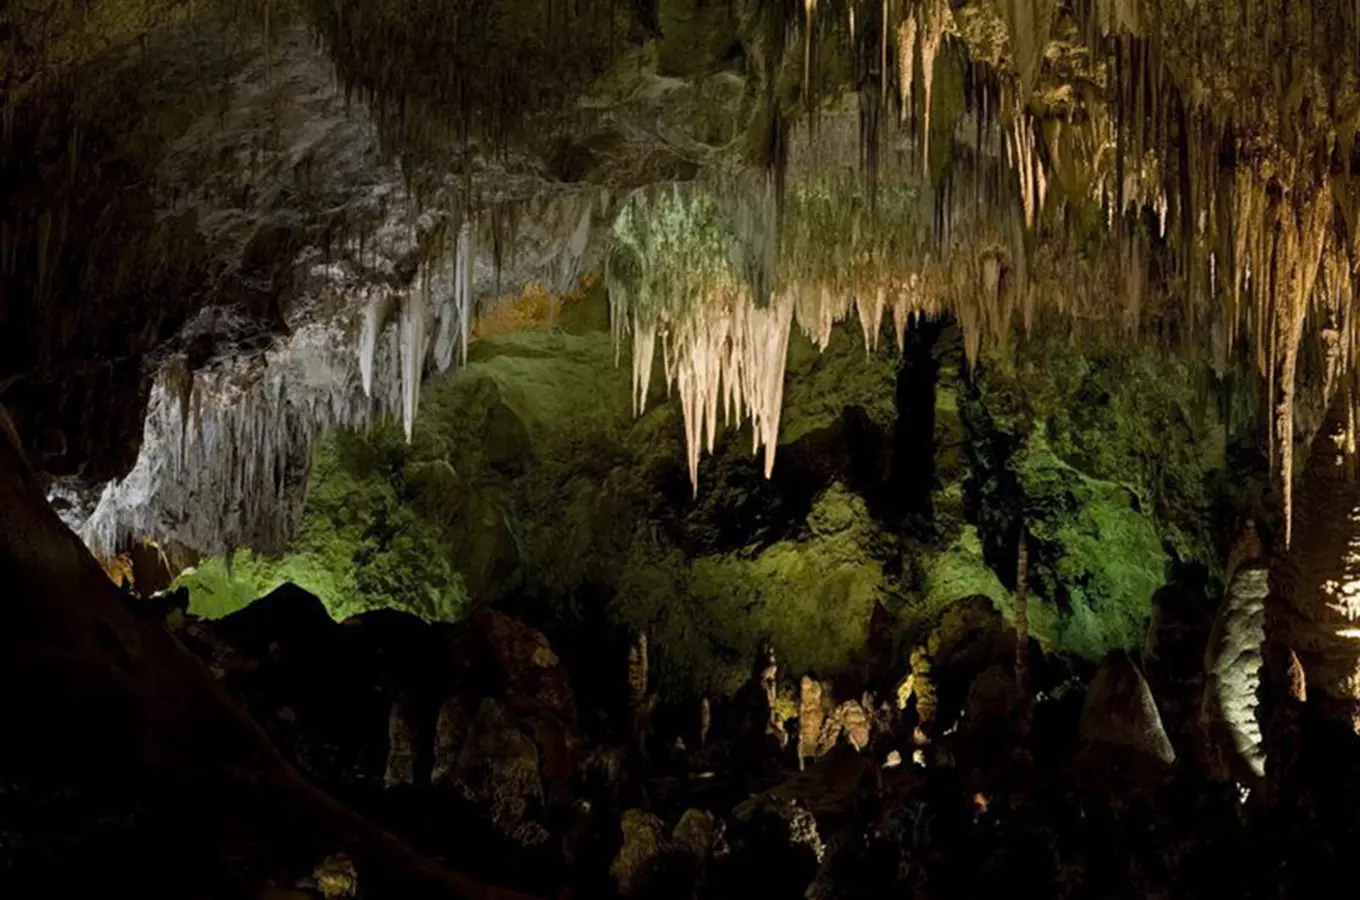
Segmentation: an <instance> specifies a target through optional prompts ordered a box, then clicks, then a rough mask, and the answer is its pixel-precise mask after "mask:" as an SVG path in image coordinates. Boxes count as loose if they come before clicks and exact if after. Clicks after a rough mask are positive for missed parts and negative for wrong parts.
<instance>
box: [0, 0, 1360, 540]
mask: <svg viewBox="0 0 1360 900" xmlns="http://www.w3.org/2000/svg"><path fill="white" fill-rule="evenodd" d="M1357 50H1360V8H1358V7H1357V6H1356V5H1355V4H1354V3H1352V2H1350V0H1310V2H1295V3H1284V4H1280V3H1266V2H1256V0H1247V2H1238V0H1069V2H1057V0H952V2H951V0H872V2H856V0H802V2H787V0H780V2H775V0H655V2H647V0H634V2H632V3H627V4H625V3H622V2H618V0H576V2H567V0H533V2H509V0H457V2H443V0H352V2H345V0H218V2H213V0H196V2H187V0H103V2H100V0H88V2H85V0H81V2H76V0H58V2H50V0H42V2H38V0H12V2H10V3H9V4H7V5H6V6H5V7H4V9H3V10H0V54H3V58H4V79H5V85H4V94H3V143H2V144H0V285H3V301H2V302H0V401H2V402H4V403H5V405H6V406H7V407H8V408H10V409H11V411H12V413H13V414H14V417H15V419H16V421H17V423H18V425H19V427H20V430H21V432H22V433H23V434H24V436H25V439H26V441H27V443H28V446H29V452H30V454H31V455H32V456H33V458H34V460H35V462H37V463H38V464H39V465H40V466H41V467H42V468H43V469H44V470H45V471H46V472H47V473H48V474H49V475H50V476H52V478H53V479H54V480H53V496H54V497H56V498H59V499H62V500H63V502H64V503H66V504H67V517H68V521H71V522H72V523H73V524H80V525H81V526H82V527H83V528H84V533H85V536H86V539H87V541H90V542H91V544H92V546H95V547H96V549H99V548H103V549H104V550H105V551H106V552H113V551H116V548H117V545H118V544H119V543H120V542H123V541H125V540H128V539H130V538H133V537H142V536H154V537H161V538H167V537H176V538H178V539H180V540H181V541H183V542H185V543H187V544H190V545H192V546H195V547H196V548H197V549H199V550H202V551H205V552H217V551H221V550H227V549H231V548H233V547H236V546H245V545H250V546H258V547H262V548H267V547H270V546H277V545H279V544H280V543H281V542H282V541H284V540H285V539H286V537H287V535H288V533H289V530H290V528H291V527H293V525H294V524H295V523H296V520H297V515H298V511H297V510H298V507H299V505H300V502H301V501H300V499H298V498H299V497H300V487H299V485H300V484H301V483H302V482H303V481H304V480H305V479H304V478H303V477H302V476H301V474H300V473H304V472H305V467H306V459H307V454H308V450H309V447H310V444H311V440H312V439H313V437H314V436H315V435H317V434H318V433H320V431H322V430H324V429H325V428H328V427H331V426H334V425H339V424H350V425H354V424H362V423H364V422H367V421H370V420H371V419H372V418H373V417H377V416H394V417H400V418H402V419H403V420H404V421H405V423H406V426H407V428H408V432H409V428H410V423H411V421H412V419H413V418H414V417H415V416H416V414H417V412H418V399H419V385H420V381H421V378H422V377H423V376H424V375H425V374H427V373H429V372H434V371H440V370H443V369H445V368H448V367H450V366H452V365H456V364H458V361H459V360H460V359H461V358H462V356H463V354H464V353H465V352H466V342H467V335H468V331H469V329H470V328H471V327H472V323H473V322H474V321H475V320H476V319H477V317H478V316H479V315H481V314H482V313H483V312H485V311H486V310H488V309H490V308H491V307H492V306H494V304H495V303H496V302H497V299H498V298H501V297H504V296H508V295H513V294H515V293H517V292H518V291H519V290H520V289H522V288H523V287H524V286H525V285H529V284H539V285H545V286H548V287H550V288H551V289H553V290H557V291H562V292H565V291H567V290H570V289H571V287H572V286H573V285H574V284H575V283H576V281H577V279H578V278H579V277H580V276H581V275H583V274H584V273H586V272H591V271H598V272H600V273H602V274H603V276H604V278H605V282H606V285H607V287H608V289H609V293H610V303H611V312H612V319H613V327H614V329H615V335H616V339H617V340H618V342H619V345H620V348H621V350H623V351H625V352H626V353H627V354H628V355H631V357H632V365H633V366H634V371H635V373H636V374H635V379H636V382H637V396H638V403H639V404H641V403H643V402H645V399H646V397H647V388H648V379H649V378H650V377H651V372H652V368H653V366H652V360H653V357H654V356H656V355H659V356H661V357H662V362H663V369H664V377H665V378H666V379H667V380H668V381H669V382H670V383H672V384H674V385H676V386H678V389H679V393H680V397H681V402H682V404H683V406H684V411H685V420H686V437H687V441H688V443H689V446H690V451H689V452H690V469H691V477H692V478H694V479H696V481H697V457H698V454H699V452H700V450H701V449H702V448H703V447H704V446H706V445H707V446H710V447H711V445H712V440H713V435H714V431H715V429H716V428H717V427H718V422H719V420H720V419H721V418H724V416H725V417H726V419H727V420H730V421H743V420H747V419H749V420H750V421H751V422H752V425H753V428H752V433H753V442H754V444H755V445H756V448H757V449H759V447H761V446H762V445H763V446H764V447H765V448H766V449H765V452H766V458H765V464H766V468H767V470H768V468H769V466H770V465H772V464H773V447H774V445H775V443H776V441H775V439H774V438H775V436H776V435H777V433H778V428H779V409H780V405H781V402H782V389H783V387H782V381H783V368H784V357H785V355H786V348H787V340H788V334H789V331H790V329H791V328H794V327H798V328H801V329H802V330H804V331H805V332H806V333H808V334H809V335H810V336H812V337H813V339H814V340H815V341H818V342H819V343H823V344H824V343H825V342H826V340H827V339H828V335H829V332H830V328H831V327H832V325H833V324H834V323H836V322H838V321H841V320H845V319H848V318H851V317H857V318H858V319H859V321H860V323H861V326H862V327H863V328H864V331H865V336H866V338H867V339H868V342H869V343H870V344H872V343H874V342H875V341H876V340H877V339H878V336H879V333H880V331H882V332H885V333H886V332H891V331H894V330H895V332H896V334H897V340H898V341H899V343H900V341H901V335H902V333H903V331H904V329H905V328H906V327H908V325H909V323H910V321H911V320H912V319H913V318H914V317H918V316H924V317H937V316H942V315H950V316H953V317H955V318H957V320H958V321H959V322H960V324H961V325H962V326H963V329H964V331H965V334H966V343H967V346H968V352H969V355H970V357H971V358H976V357H977V356H978V354H979V353H980V351H981V348H983V347H984V346H992V345H1000V346H1004V345H1006V344H1007V343H1008V342H1009V341H1010V340H1011V339H1012V336H1013V335H1015V334H1023V333H1024V332H1025V331H1027V330H1029V329H1032V328H1034V327H1035V326H1036V323H1037V322H1040V321H1044V320H1052V321H1059V322H1062V323H1065V327H1069V328H1071V329H1072V331H1073V333H1074V334H1076V335H1081V334H1084V333H1087V332H1100V333H1105V334H1115V335H1122V336H1129V337H1136V338H1138V339H1141V340H1147V341H1152V342H1156V343H1158V344H1159V345H1164V346H1166V347H1167V348H1168V351H1169V352H1173V351H1175V350H1176V349H1178V348H1184V347H1187V346H1199V347H1206V348H1208V351H1209V352H1212V353H1213V354H1214V355H1215V358H1216V359H1217V360H1218V363H1219V365H1220V366H1222V367H1226V366H1229V365H1233V364H1243V365H1249V366H1250V367H1252V368H1254V369H1255V370H1256V371H1258V372H1259V377H1260V378H1261V380H1262V383H1263V384H1264V385H1265V386H1266V387H1267V388H1268V390H1267V391H1266V392H1265V396H1267V397H1268V398H1269V404H1270V409H1271V410H1272V414H1271V415H1269V416H1267V417H1266V418H1267V419H1268V420H1269V421H1270V433H1269V434H1267V435H1264V436H1263V443H1264V444H1265V445H1266V446H1268V447H1269V448H1270V449H1271V453H1272V462H1273V464H1274V466H1275V468H1276V469H1277V471H1279V472H1283V473H1291V472H1292V471H1293V468H1294V464H1293V454H1294V448H1295V444H1296V442H1297V441H1298V440H1300V439H1306V438H1307V437H1308V436H1309V432H1310V429H1311V427H1313V423H1311V422H1308V421H1300V417H1299V416H1298V415H1296V406H1297V405H1298V404H1296V397H1297V396H1298V395H1299V394H1300V393H1301V392H1302V391H1305V390H1310V391H1315V392H1319V393H1320V394H1321V395H1322V396H1323V398H1324V399H1325V398H1326V397H1328V396H1330V395H1332V394H1333V393H1334V392H1336V391H1338V390H1342V389H1345V390H1349V387H1348V385H1349V384H1350V382H1351V381H1352V380H1353V376H1354V372H1355V366H1354V361H1353V357H1354V345H1355V334H1356V316H1355V289H1354V286H1355V262H1356V255H1357V254H1356V249H1357V248H1356V236H1357V232H1356V224H1355V223H1356V215H1357V212H1360V207H1357V197H1356V187H1355V183H1354V180H1355V176H1354V173H1355V171H1356V169H1357V162H1358V161H1357V158H1356V149H1355V136H1356V132H1357V129H1360V93H1358V92H1357V90H1356V86H1357V71H1356V69H1357V66H1356V61H1357V59H1360V55H1357ZM889 326H892V327H891V328H890V327H889ZM1308 353H1314V354H1316V355H1318V356H1319V358H1320V359H1321V360H1322V364H1321V365H1320V366H1318V367H1317V369H1318V371H1317V373H1315V374H1311V375H1309V376H1308V378H1311V380H1312V381H1316V382H1317V383H1316V384H1312V383H1309V384H1303V383H1301V377H1300V370H1301V366H1300V358H1301V355H1305V354H1308ZM1303 380H1308V379H1307V378H1305V379H1303ZM1323 405H1325V403H1324V404H1323ZM720 413H722V414H723V415H720ZM1296 431H1301V432H1302V433H1301V434H1296ZM110 479H114V480H113V481H110ZM106 482H107V483H108V484H107V487H104V485H105V483H106ZM1282 485H1283V488H1284V490H1283V495H1284V507H1285V510H1286V519H1288V511H1289V507H1290V500H1289V497H1290V491H1291V485H1292V478H1291V477H1287V476H1286V477H1283V478H1282ZM95 490H101V491H102V493H92V491H95ZM96 497H97V498H98V503H97V508H96V507H95V504H94V503H93V501H94V499H95V498H96ZM205 508H207V509H210V510H211V513H205V512H203V511H202V510H203V509H205Z"/></svg>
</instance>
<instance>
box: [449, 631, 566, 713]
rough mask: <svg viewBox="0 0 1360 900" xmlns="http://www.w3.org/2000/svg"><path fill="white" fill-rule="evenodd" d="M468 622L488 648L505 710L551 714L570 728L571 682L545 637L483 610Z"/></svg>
mask: <svg viewBox="0 0 1360 900" xmlns="http://www.w3.org/2000/svg"><path fill="white" fill-rule="evenodd" d="M471 622H472V626H473V627H474V628H475V629H476V631H477V633H478V634H479V635H480V637H481V638H482V640H483V641H484V642H485V644H486V646H487V647H488V648H489V649H490V652H491V657H492V659H493V660H494V662H495V665H496V668H497V670H498V674H499V676H500V678H501V680H502V683H503V685H504V693H503V696H504V698H505V704H506V706H507V708H509V709H514V710H529V711H540V710H541V711H547V712H551V713H553V714H554V715H556V716H557V717H558V718H559V719H560V720H561V721H562V722H563V724H565V725H567V726H568V727H570V728H573V729H574V728H575V727H576V725H577V722H578V714H577V709H576V698H575V696H574V694H573V693H572V689H571V680H570V678H569V677H568V674H567V667H566V666H565V665H564V664H563V663H562V661H561V660H560V659H559V658H558V656H557V654H556V653H554V652H553V649H552V646H551V645H550V644H549V643H548V639H547V637H545V636H544V634H543V633H542V632H541V631H537V630H535V629H533V628H530V627H529V626H528V625H525V624H524V623H523V622H520V621H518V620H517V619H513V618H511V617H510V616H507V615H505V614H503V613H499V612H496V611H495V610H492V609H487V608H482V609H479V610H477V611H476V612H474V613H473V615H472V617H471Z"/></svg>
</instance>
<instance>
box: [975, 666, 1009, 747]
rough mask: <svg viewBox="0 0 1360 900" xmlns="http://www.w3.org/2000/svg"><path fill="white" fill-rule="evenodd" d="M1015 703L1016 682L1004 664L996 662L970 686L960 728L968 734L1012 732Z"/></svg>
mask: <svg viewBox="0 0 1360 900" xmlns="http://www.w3.org/2000/svg"><path fill="white" fill-rule="evenodd" d="M1016 701H1017V696H1016V690H1015V679H1014V678H1013V677H1011V673H1010V671H1009V670H1008V669H1007V667H1006V666H1005V665H1004V664H1002V663H993V664H992V665H990V666H988V667H987V668H986V669H984V670H983V671H982V672H981V673H980V674H979V675H978V676H977V677H976V678H974V679H973V682H972V684H971V685H969V687H968V699H967V701H966V703H965V705H964V713H963V723H962V726H961V727H962V729H963V730H964V731H966V732H967V733H969V734H994V733H997V732H1006V731H1009V730H1010V728H1011V725H1012V715H1013V713H1014V711H1015V706H1016Z"/></svg>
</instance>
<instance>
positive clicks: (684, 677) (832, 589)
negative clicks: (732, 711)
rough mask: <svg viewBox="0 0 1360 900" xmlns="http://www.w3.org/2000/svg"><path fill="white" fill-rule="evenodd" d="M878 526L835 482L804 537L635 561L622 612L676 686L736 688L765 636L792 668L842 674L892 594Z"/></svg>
mask: <svg viewBox="0 0 1360 900" xmlns="http://www.w3.org/2000/svg"><path fill="white" fill-rule="evenodd" d="M876 528H877V526H876V525H875V523H873V521H872V520H871V519H870V517H869V515H868V511H867V509H866V508H865V505H864V501H863V500H861V499H860V498H859V497H857V496H855V495H853V494H851V493H850V492H848V491H847V490H846V489H845V488H844V487H842V486H840V485H835V486H833V487H832V488H830V489H828V490H827V491H826V492H825V493H823V494H822V495H821V496H820V497H818V498H817V501H816V503H815V505H814V506H813V509H812V513H811V515H809V517H808V519H807V522H806V528H805V531H804V532H803V533H802V534H800V535H799V536H798V537H797V538H796V539H790V540H784V541H779V542H777V543H774V544H771V545H770V546H768V547H764V548H762V549H759V550H750V551H746V552H738V553H731V554H724V555H715V556H705V557H700V558H698V559H694V560H692V561H690V563H689V564H688V565H686V564H685V562H684V561H683V560H682V559H681V558H680V557H679V556H678V555H677V554H674V553H669V554H666V553H656V555H655V556H652V557H651V559H650V560H649V561H647V562H645V563H644V564H641V565H634V566H630V567H629V568H628V569H627V570H626V572H625V573H624V576H623V579H622V582H621V584H620V590H619V592H618V595H617V599H616V601H615V613H616V615H617V616H618V618H619V619H620V620H621V621H623V622H625V623H627V624H629V625H631V626H632V627H634V628H645V629H647V631H648V633H649V634H650V635H651V636H652V642H653V645H654V646H656V647H658V648H660V649H661V651H662V653H663V654H664V659H663V672H662V674H663V677H665V678H667V679H668V680H670V681H671V682H672V684H674V685H675V686H677V687H683V688H694V689H707V690H727V689H734V688H735V687H736V686H737V685H738V684H740V682H741V681H742V680H743V679H745V678H746V677H747V676H748V675H749V673H750V666H751V660H752V658H753V657H752V653H753V651H754V649H755V648H756V647H757V646H759V644H760V643H761V642H762V641H763V640H765V639H770V640H771V641H773V643H774V645H775V647H776V648H777V649H778V651H779V655H780V659H781V663H782V665H783V666H785V668H786V669H787V670H788V671H791V672H805V671H808V670H809V669H815V670H819V671H822V672H834V671H840V670H843V669H845V668H848V667H850V666H851V665H853V664H854V663H855V662H856V659H855V657H856V655H857V654H858V653H859V652H860V651H861V650H862V649H863V647H864V646H865V642H866V639H867V635H868V624H869V615H870V613H871V611H872V610H873V605H874V601H875V600H877V599H880V598H882V597H883V596H884V594H885V593H886V591H887V590H888V584H887V579H886V578H885V576H884V573H883V568H882V566H881V565H880V564H879V562H878V561H876V560H875V559H873V558H872V557H871V556H870V552H869V550H870V548H871V547H872V545H873V539H874V532H875V530H876Z"/></svg>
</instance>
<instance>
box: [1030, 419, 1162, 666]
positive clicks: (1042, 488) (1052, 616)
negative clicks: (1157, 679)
mask: <svg viewBox="0 0 1360 900" xmlns="http://www.w3.org/2000/svg"><path fill="white" fill-rule="evenodd" d="M1016 469H1017V473H1018V475H1019V479H1020V484H1021V488H1022V490H1023V491H1024V492H1025V496H1026V499H1027V507H1028V509H1027V515H1026V527H1027V529H1028V531H1029V534H1030V536H1031V539H1032V541H1033V542H1035V543H1037V546H1038V552H1037V553H1036V554H1035V559H1034V561H1033V563H1032V564H1031V569H1030V571H1031V575H1030V584H1031V590H1032V592H1033V594H1034V598H1035V599H1034V602H1032V603H1031V604H1030V616H1031V630H1032V631H1033V633H1034V635H1035V636H1036V637H1037V638H1038V639H1039V640H1041V641H1044V642H1046V643H1048V644H1050V645H1052V646H1056V647H1060V648H1062V649H1064V650H1066V651H1068V652H1071V653H1076V654H1078V655H1079V656H1082V657H1085V658H1087V659H1091V660H1096V659H1100V658H1101V657H1103V656H1104V655H1105V654H1106V653H1108V652H1109V651H1111V650H1114V649H1116V648H1120V647H1123V648H1130V647H1136V646H1138V645H1139V644H1140V643H1141V642H1142V639H1143V634H1144V631H1145V629H1146V626H1147V619H1148V616H1149V615H1150V614H1151V612H1152V595H1153V593H1154V592H1155V591H1156V590H1157V589H1158V588H1159V587H1161V586H1162V585H1163V584H1164V583H1165V582H1166V577H1167V566H1168V563H1169V562H1170V560H1169V558H1168V556H1167V554H1166V551H1165V550H1164V549H1163V548H1162V542H1161V539H1160V537H1159V535H1158V530H1157V526H1156V522H1155V520H1154V519H1153V518H1152V517H1151V516H1149V515H1146V514H1145V513H1143V512H1141V511H1140V510H1139V509H1138V507H1137V501H1136V498H1135V496H1134V495H1133V494H1132V493H1131V492H1130V491H1129V490H1128V488H1126V487H1123V486H1122V485H1119V484H1115V483H1113V482H1109V481H1101V480H1098V479H1095V478H1092V477H1090V476H1088V475H1085V474H1083V473H1082V472H1080V471H1078V470H1076V469H1074V468H1072V467H1071V466H1070V465H1068V464H1067V463H1065V462H1063V461H1062V460H1061V459H1059V458H1058V457H1057V456H1056V455H1055V454H1054V453H1053V452H1052V450H1051V449H1049V447H1048V446H1047V444H1046V442H1045V441H1044V440H1043V439H1042V437H1037V438H1035V439H1033V440H1032V441H1031V442H1030V443H1029V445H1028V446H1027V447H1026V448H1025V451H1024V452H1023V453H1022V454H1021V456H1020V457H1019V458H1018V459H1017V460H1016Z"/></svg>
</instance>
